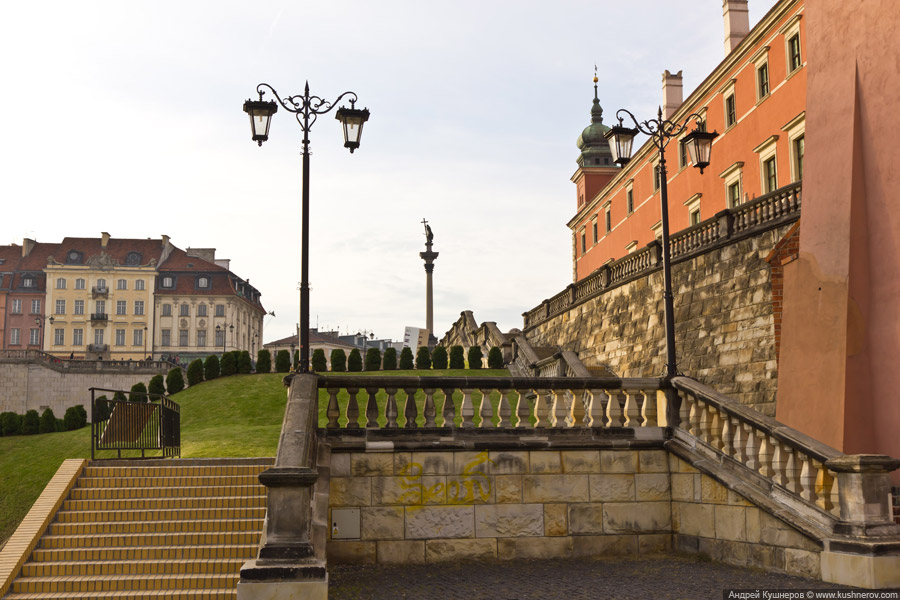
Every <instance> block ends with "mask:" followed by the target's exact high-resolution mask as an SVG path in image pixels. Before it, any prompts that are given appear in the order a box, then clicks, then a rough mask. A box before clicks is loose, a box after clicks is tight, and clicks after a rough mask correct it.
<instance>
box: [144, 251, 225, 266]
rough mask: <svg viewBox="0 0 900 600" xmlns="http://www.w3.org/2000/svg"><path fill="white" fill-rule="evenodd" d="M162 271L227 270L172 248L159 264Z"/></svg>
mask: <svg viewBox="0 0 900 600" xmlns="http://www.w3.org/2000/svg"><path fill="white" fill-rule="evenodd" d="M159 270H160V272H162V271H188V270H190V271H204V272H207V271H208V272H213V271H227V269H225V268H223V267H220V266H219V265H217V264H215V263H211V262H207V261H205V260H203V259H202V258H198V257H196V256H188V254H187V252H185V251H184V250H182V249H181V248H173V249H172V252H171V254H169V257H168V258H167V259H166V262H164V263H163V264H161V265H159Z"/></svg>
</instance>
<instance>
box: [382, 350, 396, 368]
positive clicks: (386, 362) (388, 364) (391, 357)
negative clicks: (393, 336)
mask: <svg viewBox="0 0 900 600" xmlns="http://www.w3.org/2000/svg"><path fill="white" fill-rule="evenodd" d="M381 368H382V369H384V370H385V371H396V370H397V350H396V349H395V348H385V350H384V358H383V359H382V360H381Z"/></svg>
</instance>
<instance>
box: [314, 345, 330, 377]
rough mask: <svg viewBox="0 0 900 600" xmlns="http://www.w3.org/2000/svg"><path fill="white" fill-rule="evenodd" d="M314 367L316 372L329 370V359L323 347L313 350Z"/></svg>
mask: <svg viewBox="0 0 900 600" xmlns="http://www.w3.org/2000/svg"><path fill="white" fill-rule="evenodd" d="M312 368H313V371H315V372H316V373H324V372H325V371H327V370H328V361H327V360H326V359H325V351H324V350H323V349H321V348H316V349H315V350H313V355H312Z"/></svg>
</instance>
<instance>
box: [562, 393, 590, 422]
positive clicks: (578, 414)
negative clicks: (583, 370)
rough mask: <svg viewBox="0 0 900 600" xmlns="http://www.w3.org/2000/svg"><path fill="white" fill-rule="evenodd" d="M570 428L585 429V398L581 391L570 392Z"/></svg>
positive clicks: (568, 396) (568, 398) (568, 397)
mask: <svg viewBox="0 0 900 600" xmlns="http://www.w3.org/2000/svg"><path fill="white" fill-rule="evenodd" d="M566 399H567V400H568V401H569V406H568V407H569V419H567V421H568V423H569V427H583V426H584V418H585V414H584V413H585V407H584V396H583V393H582V391H581V390H569V393H568V395H567V396H566Z"/></svg>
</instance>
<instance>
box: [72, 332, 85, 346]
mask: <svg viewBox="0 0 900 600" xmlns="http://www.w3.org/2000/svg"><path fill="white" fill-rule="evenodd" d="M72 345H73V346H83V345H84V329H73V330H72Z"/></svg>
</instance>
